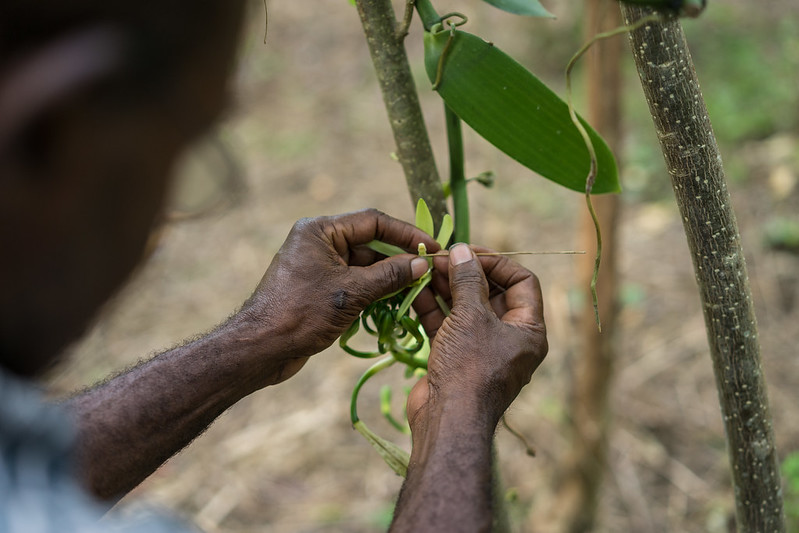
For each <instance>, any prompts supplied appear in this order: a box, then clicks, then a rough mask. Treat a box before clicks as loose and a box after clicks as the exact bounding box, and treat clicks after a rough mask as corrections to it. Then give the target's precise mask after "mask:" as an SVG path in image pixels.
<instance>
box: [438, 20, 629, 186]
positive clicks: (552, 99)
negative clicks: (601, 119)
mask: <svg viewBox="0 0 799 533" xmlns="http://www.w3.org/2000/svg"><path fill="white" fill-rule="evenodd" d="M437 29H438V30H439V31H437V32H425V34H424V42H425V68H426V70H427V75H428V76H429V78H430V80H431V81H432V82H433V83H434V85H435V84H436V83H437V90H438V93H439V94H440V95H441V97H442V98H443V99H444V101H445V102H446V104H447V105H448V106H449V107H450V108H451V109H452V110H453V111H454V112H455V113H456V114H457V115H458V116H459V117H460V118H461V119H462V120H463V121H464V122H466V123H467V124H468V125H469V126H470V127H471V128H472V129H473V130H475V131H476V132H477V133H478V134H479V135H481V136H482V137H483V138H484V139H486V140H487V141H489V142H490V143H491V144H493V145H494V146H496V147H497V148H499V149H500V150H502V151H503V152H505V153H506V154H507V155H509V156H510V157H512V158H513V159H515V160H517V161H518V162H520V163H521V164H523V165H524V166H526V167H527V168H529V169H530V170H533V171H534V172H537V173H538V174H540V175H541V176H544V177H545V178H547V179H550V180H552V181H554V182H556V183H559V184H561V185H563V186H564V187H567V188H569V189H572V190H575V191H578V192H585V178H586V175H587V174H588V167H589V164H590V158H589V155H588V150H587V149H586V147H585V143H584V141H583V139H582V137H581V136H580V134H579V132H578V131H577V128H575V127H574V124H573V123H572V121H571V118H570V117H569V109H568V106H567V105H566V102H564V101H563V100H561V99H560V98H559V97H558V96H557V95H556V94H555V93H554V92H552V91H551V90H550V89H549V88H548V87H547V86H546V85H544V84H543V83H542V82H541V81H540V80H538V78H536V77H535V76H534V75H533V74H532V73H530V72H529V71H528V70H527V69H525V68H524V67H523V66H522V65H520V64H519V63H517V62H516V61H515V60H513V58H511V57H510V56H508V55H507V54H505V53H504V52H502V51H501V50H499V49H498V48H497V47H496V46H494V45H493V44H491V43H489V42H486V41H484V40H483V39H481V38H480V37H477V36H476V35H472V34H470V33H466V32H462V31H454V32H453V33H452V34H451V33H450V31H449V30H443V31H442V30H441V26H437ZM450 39H451V40H450ZM442 54H443V55H444V59H443V62H440V61H439V60H440V59H441V57H442ZM439 66H440V69H439ZM580 120H581V122H583V124H584V125H585V127H586V129H587V130H588V133H589V135H590V137H591V139H592V141H593V143H594V148H595V150H596V153H597V162H598V165H599V171H598V175H597V178H596V182H595V183H594V187H593V189H592V192H593V193H605V192H619V190H620V187H619V180H618V171H617V169H616V161H615V159H614V157H613V154H612V153H611V151H610V149H609V148H608V146H607V144H605V142H604V141H603V140H602V138H601V137H599V135H598V134H597V133H596V132H595V131H594V130H593V129H592V128H591V127H590V126H588V124H587V123H586V122H585V121H584V120H582V119H580Z"/></svg>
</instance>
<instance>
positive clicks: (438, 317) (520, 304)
mask: <svg viewBox="0 0 799 533" xmlns="http://www.w3.org/2000/svg"><path fill="white" fill-rule="evenodd" d="M481 250H483V249H481ZM437 260H438V263H437V264H436V269H437V272H438V273H439V274H441V275H439V276H438V277H437V280H436V282H435V287H434V288H435V289H436V291H437V292H438V293H439V294H440V295H442V296H443V297H444V298H445V299H451V302H452V311H451V314H450V315H449V317H444V315H443V313H442V312H441V310H440V308H439V306H438V305H437V303H435V301H434V299H433V297H432V294H426V295H424V296H423V297H421V301H420V302H419V304H418V307H417V311H418V312H419V315H420V316H421V319H422V323H423V324H424V326H425V328H426V329H427V331H428V334H430V336H431V338H432V349H431V353H430V360H429V363H428V375H427V376H426V378H424V379H422V380H421V381H420V382H419V383H418V384H417V385H416V386H415V387H414V389H413V392H412V393H411V396H410V398H409V401H408V418H409V420H411V423H412V427H413V423H414V422H418V421H420V420H418V419H419V418H420V417H421V418H424V417H425V416H426V414H427V412H429V411H431V410H432V411H435V410H437V409H441V408H442V407H443V405H442V404H445V403H447V402H452V403H453V405H456V406H458V409H476V410H478V411H480V412H481V414H482V415H484V416H487V417H488V419H489V420H490V421H493V423H494V424H496V423H497V422H498V421H499V418H500V417H501V416H502V414H503V413H504V412H505V410H506V409H507V408H508V406H509V405H510V404H511V402H512V401H513V400H514V398H516V396H517V395H518V394H519V391H521V389H522V387H524V386H525V385H526V384H527V383H528V382H529V381H530V378H531V376H532V374H533V372H534V371H535V369H536V368H537V367H538V365H539V364H540V363H541V361H542V360H543V359H544V356H545V355H546V353H547V340H546V327H545V326H544V316H543V303H542V298H541V288H540V286H539V283H538V279H537V278H536V276H535V274H533V273H532V272H530V271H529V270H527V269H525V268H523V267H522V266H520V265H518V264H517V263H515V262H513V261H511V260H510V259H508V258H507V257H503V256H481V257H480V258H479V259H478V257H476V256H475V255H474V253H473V251H472V250H471V249H470V248H469V247H468V246H466V245H456V246H454V247H453V248H452V250H451V251H450V256H449V261H448V265H445V264H443V263H444V261H446V258H437ZM445 269H446V270H445ZM443 272H447V274H446V275H444V274H443ZM484 272H485V274H484ZM486 276H487V278H488V279H486ZM489 281H490V282H491V285H492V289H491V290H490V291H489V285H488V282H489Z"/></svg>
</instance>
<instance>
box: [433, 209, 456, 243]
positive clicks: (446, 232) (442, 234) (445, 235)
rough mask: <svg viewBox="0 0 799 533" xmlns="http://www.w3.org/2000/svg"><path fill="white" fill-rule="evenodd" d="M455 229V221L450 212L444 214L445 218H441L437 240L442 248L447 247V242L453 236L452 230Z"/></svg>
mask: <svg viewBox="0 0 799 533" xmlns="http://www.w3.org/2000/svg"><path fill="white" fill-rule="evenodd" d="M454 229H455V223H454V222H453V221H452V217H451V216H449V213H447V214H445V215H444V218H443V219H442V220H441V227H440V228H439V230H438V236H437V237H436V242H437V243H438V245H439V246H441V247H442V248H446V247H447V243H448V242H449V238H450V237H452V231H453V230H454Z"/></svg>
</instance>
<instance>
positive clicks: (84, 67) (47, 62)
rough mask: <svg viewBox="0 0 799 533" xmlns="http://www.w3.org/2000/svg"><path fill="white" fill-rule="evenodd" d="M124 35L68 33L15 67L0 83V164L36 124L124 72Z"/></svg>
mask: <svg viewBox="0 0 799 533" xmlns="http://www.w3.org/2000/svg"><path fill="white" fill-rule="evenodd" d="M123 49H124V47H123V37H122V33H121V32H119V31H117V30H115V29H113V28H110V27H105V26H99V27H97V26H96V27H92V28H88V29H83V30H80V31H76V32H73V33H70V34H68V35H66V36H63V37H61V38H58V39H55V40H53V41H51V42H49V43H47V44H44V45H42V46H40V47H38V48H36V49H35V50H33V51H31V52H29V53H27V54H25V55H24V56H22V57H21V58H18V59H17V60H16V61H14V62H13V63H12V64H11V65H10V66H9V68H8V69H7V71H6V72H4V73H2V77H0V161H2V160H3V159H5V158H6V157H13V156H14V154H13V153H10V151H12V150H13V149H14V147H15V146H17V145H18V141H19V140H20V138H21V136H23V135H24V134H25V132H26V131H28V129H29V127H30V126H32V125H33V124H35V123H37V121H40V120H42V119H43V118H46V117H47V116H48V114H49V113H51V112H52V111H54V110H56V109H57V108H58V107H59V106H61V105H63V104H64V103H65V102H67V101H68V100H69V98H71V97H73V96H75V95H76V94H78V93H79V92H80V91H81V90H83V89H85V88H87V87H89V86H91V85H92V84H94V83H96V82H98V81H100V80H102V79H103V78H104V77H106V76H108V75H109V74H111V73H113V72H114V71H116V70H118V69H120V68H121V67H122V66H123V61H124V53H123Z"/></svg>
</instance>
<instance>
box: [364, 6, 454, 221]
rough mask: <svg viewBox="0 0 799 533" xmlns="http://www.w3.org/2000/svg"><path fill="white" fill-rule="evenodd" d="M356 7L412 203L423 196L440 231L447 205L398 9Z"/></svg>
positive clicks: (390, 7)
mask: <svg viewBox="0 0 799 533" xmlns="http://www.w3.org/2000/svg"><path fill="white" fill-rule="evenodd" d="M356 3H357V6H358V14H359V15H360V17H361V24H362V25H363V30H364V33H365V34H366V42H367V44H368V46H369V53H370V54H371V56H372V62H373V63H374V67H375V72H376V73H377V80H378V83H379V84H380V90H381V91H382V93H383V102H384V103H385V105H386V111H387V112H388V119H389V122H390V123H391V129H392V131H393V132H394V141H395V142H396V143H397V157H398V158H399V161H400V164H401V165H402V168H403V170H404V172H405V181H406V182H407V184H408V190H409V192H410V193H411V199H412V201H413V205H414V207H415V206H416V203H417V201H418V200H419V198H424V200H425V202H427V205H428V207H429V208H430V213H431V214H432V215H433V221H434V222H435V225H436V228H438V225H439V224H440V223H441V220H442V219H443V218H444V214H445V213H446V212H447V204H446V202H445V200H444V190H443V187H442V185H441V179H440V178H439V176H438V170H437V169H436V162H435V160H434V159H433V150H432V148H431V147H430V140H429V137H428V135H427V128H426V127H425V123H424V119H423V117H422V109H421V107H420V106H419V96H418V94H417V93H416V85H415V84H414V81H413V76H412V75H411V70H410V67H409V66H408V57H407V55H406V53H405V46H404V45H403V41H402V39H401V38H399V37H398V36H397V35H396V34H397V26H398V24H397V20H396V15H395V14H394V8H393V7H392V5H391V1H390V0H358V1H357V2H356Z"/></svg>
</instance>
